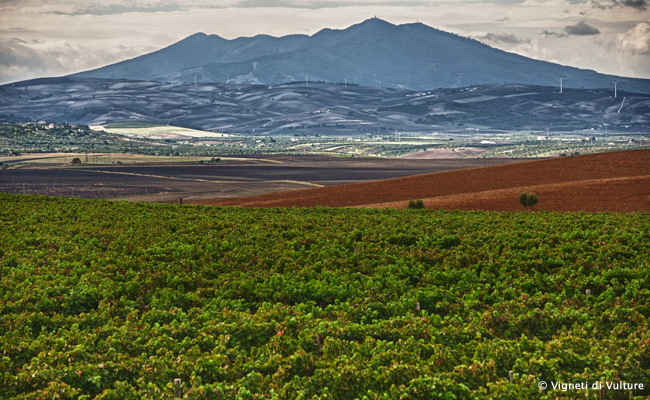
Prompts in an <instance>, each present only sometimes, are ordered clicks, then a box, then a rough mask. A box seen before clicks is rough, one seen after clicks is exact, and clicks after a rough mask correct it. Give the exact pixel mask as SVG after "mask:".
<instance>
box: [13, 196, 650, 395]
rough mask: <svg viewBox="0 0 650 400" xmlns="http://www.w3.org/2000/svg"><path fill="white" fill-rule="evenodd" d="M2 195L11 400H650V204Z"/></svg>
mask: <svg viewBox="0 0 650 400" xmlns="http://www.w3.org/2000/svg"><path fill="white" fill-rule="evenodd" d="M0 200H1V201H2V207H1V208H0V279H1V280H0V282H1V284H0V351H2V354H0V357H1V358H0V360H1V361H0V398H2V399H116V400H117V399H163V398H174V397H175V385H174V383H173V382H174V380H175V379H180V380H181V382H182V383H181V392H182V394H181V395H182V396H183V398H187V399H242V400H245V399H336V400H338V399H360V400H361V399H369V400H370V399H427V400H428V399H563V398H567V399H574V398H580V399H585V398H587V399H600V398H607V399H619V398H620V399H629V398H646V397H648V396H650V391H649V390H648V389H647V387H648V386H649V385H650V321H649V318H650V215H649V214H648V213H632V214H609V213H596V214H587V213H546V212H540V213H523V212H518V213H490V212H478V211H476V212H474V211H431V210H417V209H414V210H388V209H386V210H378V209H364V210H361V209H330V208H312V209H295V208H294V209H246V208H228V207H205V206H203V207H201V206H180V205H161V204H141V203H125V202H108V201H104V200H79V199H65V198H50V197H44V196H20V195H8V194H0ZM513 201H515V202H516V199H514V200H513ZM510 371H512V373H511V372H510ZM542 381H544V382H546V383H547V384H548V387H546V388H545V389H542V387H541V384H540V382H542ZM621 381H623V382H627V383H637V384H643V385H645V386H644V388H643V389H641V388H640V387H639V386H637V387H635V388H633V389H629V388H622V389H621V388H619V389H616V388H614V387H608V386H607V383H610V384H611V383H612V382H615V383H616V384H619V382H621ZM582 382H588V383H589V386H591V385H592V384H593V383H594V382H601V383H602V386H603V388H602V389H592V388H591V387H590V388H588V389H585V388H580V389H567V390H563V389H562V388H560V387H559V386H558V387H555V386H553V385H554V384H555V383H560V384H569V383H582Z"/></svg>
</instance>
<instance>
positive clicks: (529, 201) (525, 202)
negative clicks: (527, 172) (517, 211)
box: [519, 192, 539, 211]
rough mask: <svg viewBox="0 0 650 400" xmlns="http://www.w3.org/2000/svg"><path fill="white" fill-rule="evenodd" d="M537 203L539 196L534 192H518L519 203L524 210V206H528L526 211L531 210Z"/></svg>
mask: <svg viewBox="0 0 650 400" xmlns="http://www.w3.org/2000/svg"><path fill="white" fill-rule="evenodd" d="M537 203H539V197H537V195H535V193H526V192H522V193H520V194H519V204H521V205H522V206H524V211H526V207H528V211H532V210H533V206H534V205H535V204H537Z"/></svg>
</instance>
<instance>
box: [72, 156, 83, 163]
mask: <svg viewBox="0 0 650 400" xmlns="http://www.w3.org/2000/svg"><path fill="white" fill-rule="evenodd" d="M70 164H81V159H80V158H79V157H75V158H73V159H72V161H70Z"/></svg>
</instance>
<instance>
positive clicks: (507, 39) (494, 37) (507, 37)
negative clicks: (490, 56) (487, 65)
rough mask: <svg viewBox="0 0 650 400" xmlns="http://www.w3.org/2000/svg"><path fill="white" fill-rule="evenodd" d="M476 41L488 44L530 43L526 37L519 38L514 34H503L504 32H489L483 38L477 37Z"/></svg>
mask: <svg viewBox="0 0 650 400" xmlns="http://www.w3.org/2000/svg"><path fill="white" fill-rule="evenodd" d="M477 39H481V40H489V41H490V42H500V43H511V44H521V43H530V39H528V38H526V37H519V36H517V35H515V34H514V33H505V32H491V33H488V34H487V35H485V36H479V37H478V38H477Z"/></svg>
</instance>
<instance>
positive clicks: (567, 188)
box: [195, 149, 650, 212]
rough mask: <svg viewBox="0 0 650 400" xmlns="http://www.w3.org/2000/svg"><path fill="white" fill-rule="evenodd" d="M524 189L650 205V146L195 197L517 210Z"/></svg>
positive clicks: (611, 203)
mask: <svg viewBox="0 0 650 400" xmlns="http://www.w3.org/2000/svg"><path fill="white" fill-rule="evenodd" d="M522 191H528V192H531V191H532V192H535V194H537V195H538V197H539V199H540V200H539V204H538V206H536V207H537V208H539V209H542V210H546V211H552V210H553V211H591V212H594V211H612V212H631V211H644V210H645V211H650V206H649V205H648V203H647V200H646V199H647V197H648V196H650V149H644V150H636V151H626V152H611V153H601V154H590V155H583V156H572V157H566V158H555V159H548V160H536V161H528V162H521V163H516V164H507V165H496V166H491V167H482V168H472V169H464V170H456V171H448V172H439V173H432V174H424V175H416V176H409V177H405V178H396V179H387V180H381V181H373V182H363V183H356V184H350V185H341V186H332V187H324V188H315V189H305V190H294V191H289V192H280V193H270V194H265V195H260V196H252V197H240V198H230V199H221V200H214V201H205V202H200V203H198V202H197V203H195V204H208V205H236V206H244V207H293V206H295V207H316V206H326V207H379V208H383V207H394V208H406V206H407V202H408V200H409V199H423V200H424V202H425V205H426V206H427V208H444V209H465V210H489V211H517V210H522V207H521V206H520V205H519V203H518V201H517V197H518V194H519V193H521V192H522Z"/></svg>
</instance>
